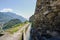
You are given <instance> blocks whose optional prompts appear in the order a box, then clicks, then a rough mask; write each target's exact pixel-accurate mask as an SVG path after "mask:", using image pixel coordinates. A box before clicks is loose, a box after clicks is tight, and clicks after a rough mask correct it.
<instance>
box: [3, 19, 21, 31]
mask: <svg viewBox="0 0 60 40" xmlns="http://www.w3.org/2000/svg"><path fill="white" fill-rule="evenodd" d="M19 23H21V21H20V20H19V19H12V20H10V21H9V22H7V23H5V24H4V27H3V30H6V29H9V28H12V27H15V26H16V24H19ZM14 25H15V26H14Z"/></svg>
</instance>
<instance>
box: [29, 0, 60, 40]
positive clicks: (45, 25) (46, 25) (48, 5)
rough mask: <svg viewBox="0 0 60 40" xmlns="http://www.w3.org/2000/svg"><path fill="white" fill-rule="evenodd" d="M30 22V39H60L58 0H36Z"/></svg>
mask: <svg viewBox="0 0 60 40" xmlns="http://www.w3.org/2000/svg"><path fill="white" fill-rule="evenodd" d="M30 22H32V28H31V38H30V39H31V40H60V0H37V3H36V10H35V13H34V15H33V16H31V17H30Z"/></svg>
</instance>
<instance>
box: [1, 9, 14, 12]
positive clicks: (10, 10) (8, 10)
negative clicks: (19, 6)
mask: <svg viewBox="0 0 60 40" xmlns="http://www.w3.org/2000/svg"><path fill="white" fill-rule="evenodd" d="M0 12H13V9H11V8H4V9H2V10H0Z"/></svg>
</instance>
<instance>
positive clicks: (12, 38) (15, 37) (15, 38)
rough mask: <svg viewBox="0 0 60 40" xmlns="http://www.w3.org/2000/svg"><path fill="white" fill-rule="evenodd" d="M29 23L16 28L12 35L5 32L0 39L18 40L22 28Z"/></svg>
mask: <svg viewBox="0 0 60 40" xmlns="http://www.w3.org/2000/svg"><path fill="white" fill-rule="evenodd" d="M28 25H29V24H26V25H25V26H24V27H22V28H21V29H20V30H18V31H17V32H16V33H14V34H13V35H11V34H8V33H7V34H5V35H4V36H2V37H0V40H19V39H20V37H21V36H22V32H21V31H22V30H23V29H25V28H26V27H27V26H28Z"/></svg>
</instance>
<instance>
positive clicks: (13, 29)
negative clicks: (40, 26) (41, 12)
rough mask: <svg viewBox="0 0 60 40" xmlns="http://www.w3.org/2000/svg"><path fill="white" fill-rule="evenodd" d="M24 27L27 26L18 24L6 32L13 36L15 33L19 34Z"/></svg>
mask: <svg viewBox="0 0 60 40" xmlns="http://www.w3.org/2000/svg"><path fill="white" fill-rule="evenodd" d="M24 25H25V23H19V24H16V25H14V26H12V28H10V29H7V30H5V32H9V33H11V34H13V33H15V32H17V31H18V30H19V29H20V28H21V27H23V26H24Z"/></svg>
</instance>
